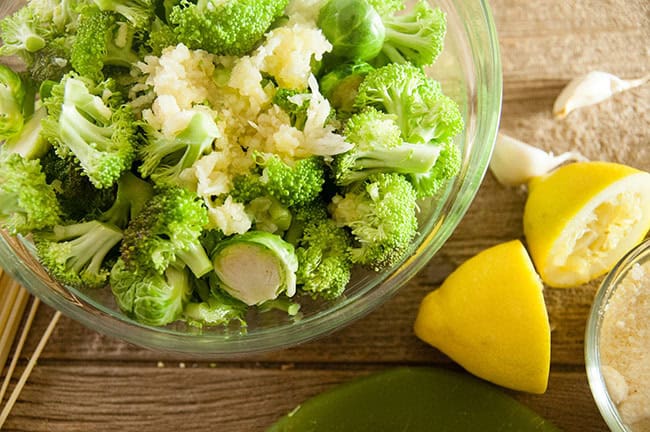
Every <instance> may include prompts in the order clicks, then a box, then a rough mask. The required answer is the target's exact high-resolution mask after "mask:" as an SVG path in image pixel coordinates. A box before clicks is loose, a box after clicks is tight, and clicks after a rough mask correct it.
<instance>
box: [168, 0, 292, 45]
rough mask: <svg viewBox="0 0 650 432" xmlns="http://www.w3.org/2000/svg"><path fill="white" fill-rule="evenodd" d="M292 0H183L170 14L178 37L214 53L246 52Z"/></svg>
mask: <svg viewBox="0 0 650 432" xmlns="http://www.w3.org/2000/svg"><path fill="white" fill-rule="evenodd" d="M287 3H288V0H199V1H198V2H197V3H196V4H194V3H191V2H189V1H187V0H182V1H181V2H180V4H179V5H177V6H175V7H174V8H173V10H172V12H171V14H170V16H169V21H170V23H171V24H172V26H173V27H174V32H175V33H176V35H177V36H178V40H179V41H180V42H183V43H184V44H185V45H187V46H188V47H189V48H192V49H197V48H201V49H204V50H207V51H209V52H211V53H213V54H220V55H238V56H241V55H245V54H248V53H249V52H250V51H251V50H252V49H253V48H254V47H255V45H257V43H258V42H259V41H260V40H261V39H262V37H263V36H264V33H265V32H266V31H267V30H268V29H269V27H270V26H271V24H272V23H273V21H275V19H276V18H278V17H280V16H281V15H282V12H283V11H284V8H285V7H286V5H287Z"/></svg>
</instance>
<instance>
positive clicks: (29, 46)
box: [0, 7, 49, 64]
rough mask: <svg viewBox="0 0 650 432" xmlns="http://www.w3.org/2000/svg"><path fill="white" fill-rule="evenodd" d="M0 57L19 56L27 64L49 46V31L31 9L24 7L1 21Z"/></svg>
mask: <svg viewBox="0 0 650 432" xmlns="http://www.w3.org/2000/svg"><path fill="white" fill-rule="evenodd" d="M0 37H2V46H0V56H10V55H18V56H20V57H21V58H22V59H23V60H24V61H25V62H26V63H27V64H29V63H31V59H32V54H33V53H35V52H36V51H38V50H40V49H42V48H44V47H45V45H46V44H47V39H48V37H49V31H48V30H47V29H46V28H45V27H44V26H43V25H42V24H41V23H40V22H39V19H38V16H37V15H36V14H35V13H34V11H33V10H32V9H31V8H30V7H22V8H20V9H18V10H17V11H16V12H15V13H14V14H13V15H9V16H7V17H5V18H3V19H2V21H0Z"/></svg>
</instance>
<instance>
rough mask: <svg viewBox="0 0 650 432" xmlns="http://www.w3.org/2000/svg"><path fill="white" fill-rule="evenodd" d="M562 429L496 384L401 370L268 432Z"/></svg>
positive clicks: (304, 408) (363, 382)
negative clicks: (498, 387)
mask: <svg viewBox="0 0 650 432" xmlns="http://www.w3.org/2000/svg"><path fill="white" fill-rule="evenodd" d="M366 431H367V432H424V431H427V432H430V431H435V432H452V431H454V432H455V431H463V432H469V431H480V432H490V431H499V432H506V431H517V432H524V431H526V432H528V431H555V432H557V431H559V429H557V428H556V427H555V426H553V425H552V424H551V423H549V422H548V421H546V420H544V419H543V418H541V417H539V416H538V415H536V414H535V413H534V412H533V411H531V410H530V409H528V408H527V407H525V406H524V405H522V404H520V403H519V402H517V401H516V400H514V399H513V398H511V397H510V396H508V395H506V394H505V393H503V392H502V391H500V390H498V389H497V388H495V387H494V386H492V385H490V384H488V383H486V382H484V381H481V380H478V379H475V378H473V377H471V376H468V375H465V374H460V373H456V372H451V371H447V370H444V369H431V368H397V369H391V370H388V371H386V372H381V373H377V374H373V375H370V376H367V377H363V378H360V379H356V380H354V381H352V382H349V383H347V384H343V385H340V386H338V387H335V388H334V389H332V390H330V391H328V392H325V393H322V394H320V395H318V396H316V397H314V398H312V399H309V400H308V401H306V402H305V403H304V404H302V405H300V406H298V407H297V408H296V409H294V410H293V411H292V412H291V413H289V414H287V415H286V416H284V417H283V418H281V419H280V420H279V421H278V422H277V423H276V424H274V425H273V426H271V427H270V428H269V429H267V432H366Z"/></svg>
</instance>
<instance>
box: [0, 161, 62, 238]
mask: <svg viewBox="0 0 650 432" xmlns="http://www.w3.org/2000/svg"><path fill="white" fill-rule="evenodd" d="M60 214H61V210H60V208H59V203H58V202H57V199H56V195H55V193H54V189H53V188H52V186H51V185H50V184H48V183H47V182H46V178H45V175H44V174H43V172H42V170H41V164H40V162H39V161H38V160H26V159H24V158H23V157H22V156H21V155H19V154H18V153H11V154H7V152H6V151H3V152H2V154H1V155H0V224H1V225H2V228H3V229H6V230H8V231H9V232H10V233H12V234H28V233H30V232H31V231H34V230H39V229H44V228H47V227H50V226H53V225H55V224H57V223H59V221H60Z"/></svg>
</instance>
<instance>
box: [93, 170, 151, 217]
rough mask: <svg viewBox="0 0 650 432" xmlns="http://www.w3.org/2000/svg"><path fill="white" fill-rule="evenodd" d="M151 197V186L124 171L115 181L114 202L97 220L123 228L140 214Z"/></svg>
mask: <svg viewBox="0 0 650 432" xmlns="http://www.w3.org/2000/svg"><path fill="white" fill-rule="evenodd" d="M152 197H153V186H152V185H151V184H149V183H148V182H146V181H145V180H142V179H141V178H138V177H137V176H136V175H134V174H133V173H131V172H130V171H126V172H125V173H124V174H122V176H121V177H120V178H119V180H118V181H117V196H116V198H115V202H114V203H113V205H112V206H111V207H110V208H109V209H108V210H107V211H106V212H104V213H103V214H102V215H101V216H100V217H99V220H101V221H102V222H107V223H110V224H112V225H116V226H118V227H120V228H124V227H126V225H127V224H128V223H129V221H131V220H133V219H134V218H135V217H136V216H137V215H138V214H140V212H141V211H142V209H143V208H144V206H145V204H146V203H147V202H148V201H149V200H150V199H151V198H152Z"/></svg>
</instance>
